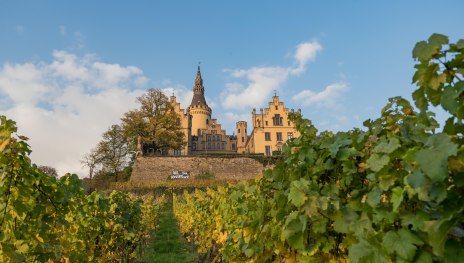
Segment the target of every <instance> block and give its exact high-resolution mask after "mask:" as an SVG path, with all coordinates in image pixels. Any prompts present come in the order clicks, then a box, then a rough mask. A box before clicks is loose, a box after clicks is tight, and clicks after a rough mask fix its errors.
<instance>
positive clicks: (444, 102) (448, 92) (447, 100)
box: [440, 86, 461, 116]
mask: <svg viewBox="0 0 464 263" xmlns="http://www.w3.org/2000/svg"><path fill="white" fill-rule="evenodd" d="M460 94H461V93H460V92H459V93H458V91H457V90H456V88H455V87H453V86H448V87H445V88H444V89H443V93H442V95H441V100H440V104H441V106H442V107H443V108H444V109H445V110H447V111H448V112H450V113H451V114H453V115H454V116H455V115H456V114H457V110H458V108H459V106H460V105H459V102H458V97H459V95H460Z"/></svg>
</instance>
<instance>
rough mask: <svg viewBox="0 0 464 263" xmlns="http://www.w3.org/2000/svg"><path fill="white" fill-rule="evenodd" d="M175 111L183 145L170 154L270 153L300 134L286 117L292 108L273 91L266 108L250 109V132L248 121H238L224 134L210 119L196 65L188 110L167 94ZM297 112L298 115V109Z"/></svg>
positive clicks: (210, 112) (278, 149)
mask: <svg viewBox="0 0 464 263" xmlns="http://www.w3.org/2000/svg"><path fill="white" fill-rule="evenodd" d="M170 101H171V103H172V105H173V109H174V111H175V112H176V113H177V114H178V116H179V118H180V121H181V127H182V130H183V132H184V135H185V137H184V138H185V144H184V147H183V148H182V149H180V150H174V151H173V152H172V153H173V155H196V154H212V153H224V154H227V153H231V154H233V153H238V154H247V153H248V154H256V153H262V154H264V155H266V156H271V155H272V154H273V152H274V153H275V152H279V151H281V150H282V145H283V144H284V143H285V142H286V141H287V140H288V139H291V138H293V137H298V136H299V135H300V134H299V132H298V131H297V130H296V129H295V126H294V123H293V122H292V121H290V120H289V119H288V114H289V112H294V110H293V109H291V110H289V109H287V108H285V106H284V103H283V102H281V101H279V96H277V95H276V94H275V95H274V96H273V97H272V101H271V102H269V104H268V108H265V109H260V111H259V112H258V113H257V112H256V109H253V112H252V124H251V128H252V129H251V133H250V134H249V135H248V131H247V122H245V121H238V122H237V123H236V131H235V132H234V134H233V135H227V134H226V131H225V130H224V129H222V126H221V124H220V123H219V122H218V121H217V120H216V119H213V118H212V110H211V108H210V107H209V106H208V104H207V103H206V100H205V88H204V86H203V79H202V77H201V72H200V66H198V71H197V75H196V78H195V84H194V87H193V98H192V102H191V104H190V106H189V107H188V108H187V110H184V109H181V107H180V103H179V102H177V101H176V97H175V96H171V97H170ZM297 113H299V114H301V110H300V109H298V111H297Z"/></svg>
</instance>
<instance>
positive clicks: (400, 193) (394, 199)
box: [391, 186, 404, 212]
mask: <svg viewBox="0 0 464 263" xmlns="http://www.w3.org/2000/svg"><path fill="white" fill-rule="evenodd" d="M403 197H404V189H403V188H401V187H399V186H398V187H395V188H393V189H392V195H391V203H392V204H393V211H394V212H396V211H398V207H399V206H400V205H401V203H402V202H403Z"/></svg>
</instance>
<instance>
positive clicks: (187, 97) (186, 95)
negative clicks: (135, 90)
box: [161, 81, 193, 110]
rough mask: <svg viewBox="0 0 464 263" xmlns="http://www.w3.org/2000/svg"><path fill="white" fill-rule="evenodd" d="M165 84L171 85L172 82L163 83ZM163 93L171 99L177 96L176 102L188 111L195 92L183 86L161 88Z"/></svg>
mask: <svg viewBox="0 0 464 263" xmlns="http://www.w3.org/2000/svg"><path fill="white" fill-rule="evenodd" d="M163 82H164V83H165V84H171V81H163ZM161 91H163V93H164V94H165V95H166V96H168V97H171V96H172V94H174V96H176V101H177V102H180V108H181V109H184V110H186V109H187V107H188V106H190V103H191V102H192V97H193V91H192V90H189V89H186V88H185V87H184V86H182V85H172V86H169V87H164V88H161Z"/></svg>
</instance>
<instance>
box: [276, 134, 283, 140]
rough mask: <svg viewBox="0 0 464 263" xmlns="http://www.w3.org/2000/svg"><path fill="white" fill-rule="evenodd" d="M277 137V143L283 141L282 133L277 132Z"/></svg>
mask: <svg viewBox="0 0 464 263" xmlns="http://www.w3.org/2000/svg"><path fill="white" fill-rule="evenodd" d="M276 137H277V141H279V142H280V141H282V133H281V132H277V133H276Z"/></svg>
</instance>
